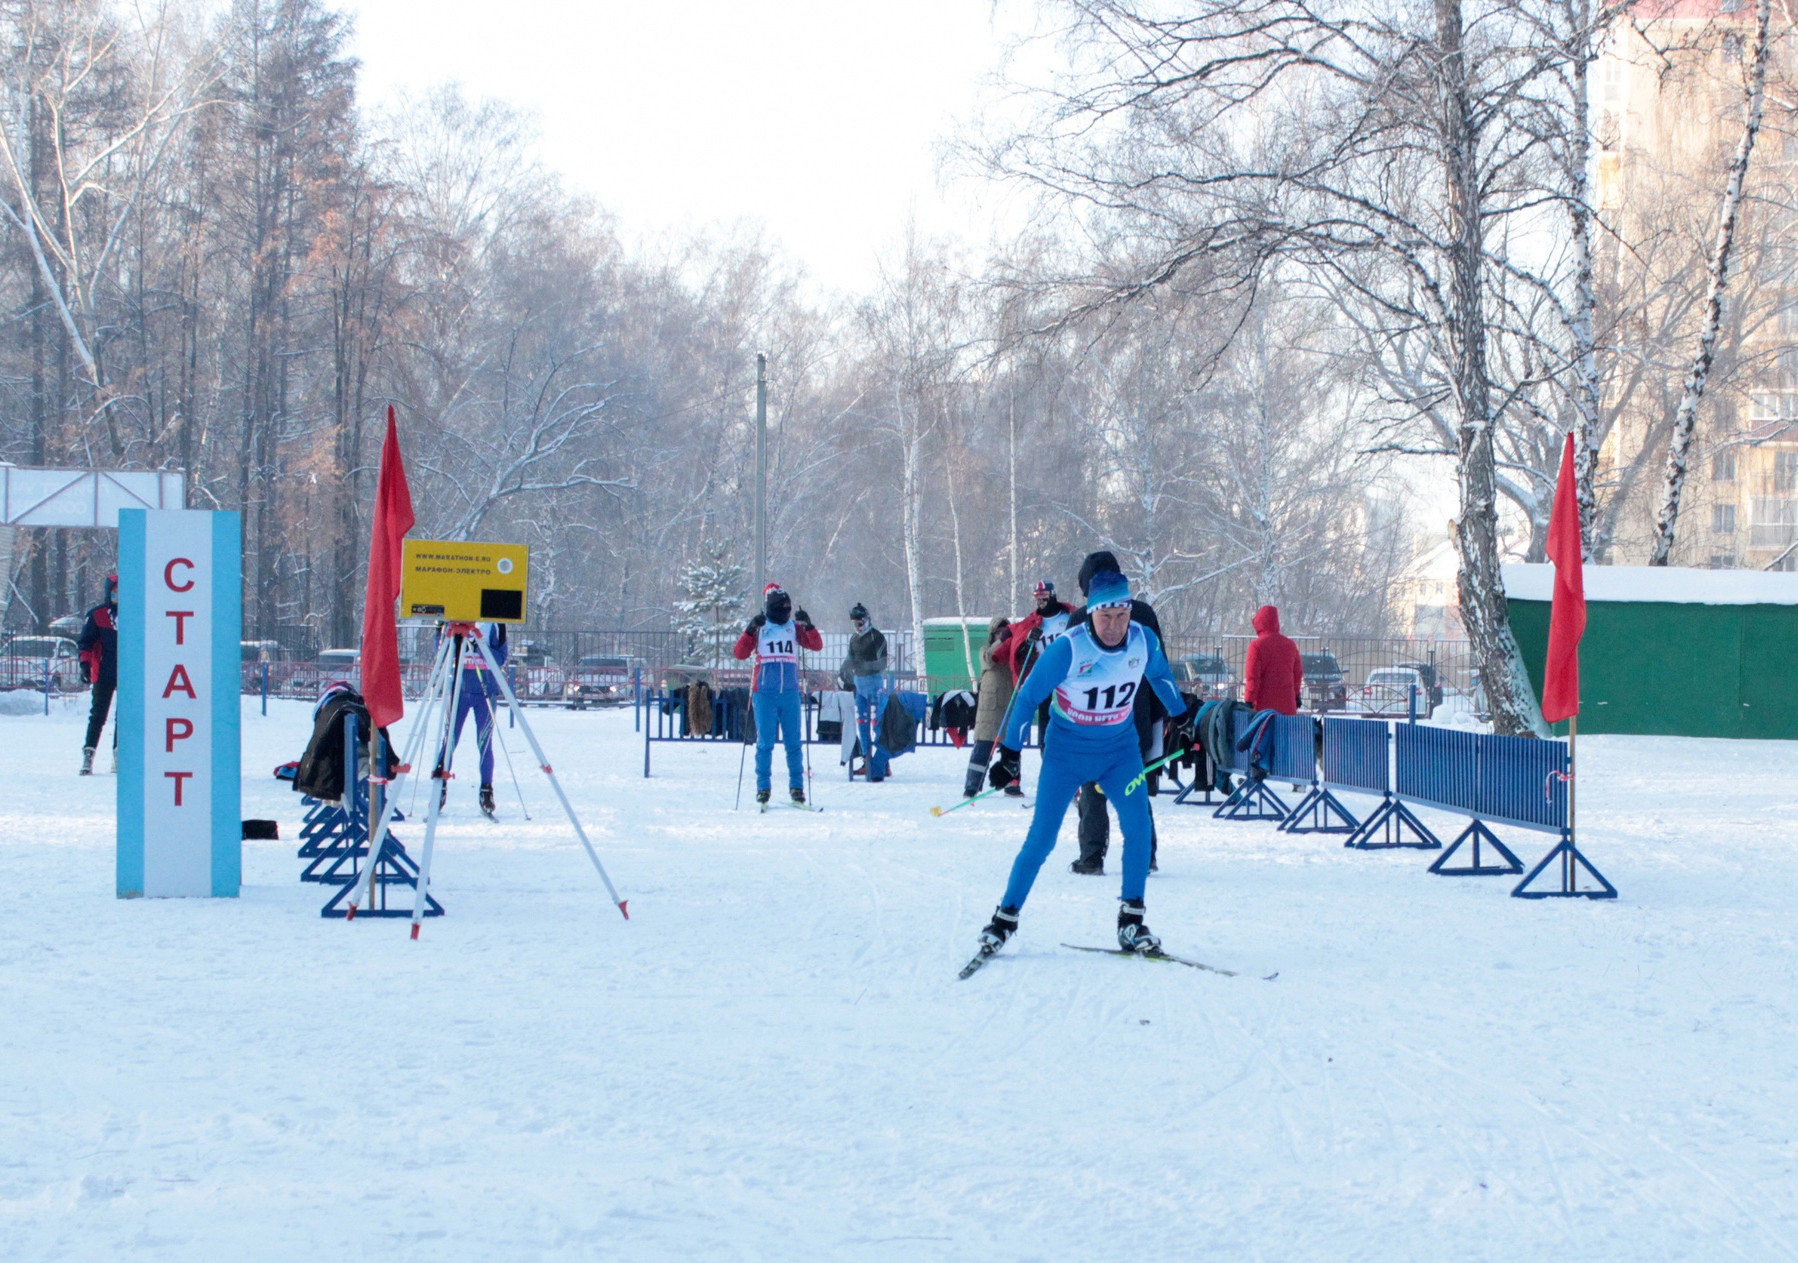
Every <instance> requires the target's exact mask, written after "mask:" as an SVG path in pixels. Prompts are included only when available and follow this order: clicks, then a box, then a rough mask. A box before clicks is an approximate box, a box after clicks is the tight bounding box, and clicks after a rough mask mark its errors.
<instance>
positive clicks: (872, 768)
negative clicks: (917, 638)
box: [840, 601, 890, 781]
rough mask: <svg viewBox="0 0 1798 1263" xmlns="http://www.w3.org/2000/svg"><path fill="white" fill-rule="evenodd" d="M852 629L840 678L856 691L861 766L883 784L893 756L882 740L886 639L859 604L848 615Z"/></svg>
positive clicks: (871, 778)
mask: <svg viewBox="0 0 1798 1263" xmlns="http://www.w3.org/2000/svg"><path fill="white" fill-rule="evenodd" d="M849 625H850V626H851V627H853V628H854V629H855V631H854V633H853V634H852V635H851V636H850V637H849V653H848V655H847V656H846V657H845V658H844V659H843V669H842V671H841V673H840V674H841V675H843V676H845V677H847V678H848V681H849V687H850V688H852V689H854V690H855V732H856V737H857V738H858V739H859V740H860V741H861V747H862V766H863V767H865V768H866V769H867V771H868V779H869V780H870V781H884V780H885V779H886V777H887V767H888V764H889V762H890V756H889V755H888V753H887V749H886V745H885V743H884V742H882V741H881V739H880V720H881V713H880V699H881V695H882V694H883V693H884V692H885V691H886V690H885V687H884V686H885V683H886V669H887V638H886V637H885V636H884V635H882V634H881V631H880V629H879V628H878V627H876V626H874V622H873V620H872V619H870V618H869V617H868V607H867V606H865V605H863V604H862V603H861V602H860V601H857V602H856V603H855V608H854V609H852V610H850V611H849Z"/></svg>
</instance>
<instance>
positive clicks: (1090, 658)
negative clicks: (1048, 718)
mask: <svg viewBox="0 0 1798 1263" xmlns="http://www.w3.org/2000/svg"><path fill="white" fill-rule="evenodd" d="M1066 639H1067V641H1068V647H1069V648H1070V649H1072V650H1073V660H1072V661H1071V662H1069V664H1068V673H1067V676H1066V678H1064V679H1063V680H1062V682H1061V683H1060V684H1058V685H1056V686H1055V709H1056V710H1057V711H1058V712H1059V713H1060V714H1061V716H1062V718H1063V719H1066V720H1067V721H1068V722H1069V723H1072V724H1079V725H1080V726H1081V727H1083V728H1085V727H1110V726H1112V725H1116V724H1122V723H1127V722H1129V719H1130V707H1131V705H1132V703H1134V702H1135V701H1136V694H1137V690H1139V689H1140V688H1142V673H1143V671H1144V670H1145V669H1146V668H1147V667H1148V665H1149V641H1148V638H1147V637H1146V636H1145V635H1144V634H1143V629H1142V628H1141V627H1139V626H1137V625H1136V624H1135V623H1132V624H1130V630H1129V632H1128V633H1127V634H1126V635H1125V637H1124V643H1123V646H1122V647H1121V648H1118V649H1105V648H1102V647H1101V646H1100V645H1099V642H1098V641H1097V640H1095V639H1094V638H1093V631H1092V625H1091V624H1089V623H1083V624H1081V625H1080V626H1079V627H1076V628H1075V629H1074V630H1073V631H1071V632H1068V633H1067V636H1066Z"/></svg>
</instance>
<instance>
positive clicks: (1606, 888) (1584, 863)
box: [1511, 834, 1617, 899]
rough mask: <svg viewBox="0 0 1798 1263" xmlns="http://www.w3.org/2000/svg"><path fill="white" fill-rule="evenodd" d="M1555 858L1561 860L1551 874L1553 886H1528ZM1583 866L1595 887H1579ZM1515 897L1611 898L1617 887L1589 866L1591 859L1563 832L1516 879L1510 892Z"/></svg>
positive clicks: (1613, 896) (1614, 894) (1614, 895)
mask: <svg viewBox="0 0 1798 1263" xmlns="http://www.w3.org/2000/svg"><path fill="white" fill-rule="evenodd" d="M1556 860H1559V861H1561V863H1560V866H1559V868H1558V870H1557V871H1556V872H1555V873H1554V874H1553V875H1552V876H1551V878H1550V881H1549V884H1550V885H1557V886H1559V889H1555V890H1531V889H1530V888H1529V886H1530V883H1531V882H1533V881H1535V880H1536V878H1537V877H1540V876H1541V875H1542V874H1543V873H1544V872H1545V871H1546V870H1547V869H1548V867H1549V865H1551V864H1553V863H1554V862H1555V861H1556ZM1581 870H1584V871H1585V873H1586V875H1587V876H1588V877H1589V878H1591V880H1592V881H1594V882H1596V883H1597V889H1587V890H1581V889H1580V880H1579V878H1580V872H1581ZM1511 894H1512V896H1513V897H1514V898H1517V899H1615V898H1616V897H1617V887H1615V886H1613V885H1611V883H1610V882H1608V881H1606V880H1605V876H1604V874H1603V873H1601V872H1599V871H1598V870H1597V869H1596V868H1593V867H1592V862H1591V861H1590V860H1588V859H1587V858H1586V857H1585V856H1584V855H1581V854H1580V850H1579V848H1578V847H1577V846H1575V845H1574V844H1573V838H1572V837H1571V836H1569V835H1567V834H1563V835H1562V836H1561V840H1560V842H1559V843H1557V844H1556V845H1555V848H1554V850H1552V851H1550V852H1549V853H1548V854H1547V855H1544V856H1543V857H1542V862H1541V863H1540V864H1538V865H1536V866H1535V867H1534V868H1532V869H1531V870H1530V871H1529V876H1527V877H1525V878H1524V879H1523V880H1522V881H1520V882H1518V883H1517V889H1515V890H1513V891H1512V892H1511Z"/></svg>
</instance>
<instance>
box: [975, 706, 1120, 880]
mask: <svg viewBox="0 0 1798 1263" xmlns="http://www.w3.org/2000/svg"><path fill="white" fill-rule="evenodd" d="M1118 728H1119V731H1118V732H1116V733H1106V734H1091V733H1086V732H1081V731H1079V730H1077V729H1075V728H1073V727H1072V726H1071V725H1064V724H1062V723H1060V722H1052V723H1051V725H1050V730H1049V733H1048V734H1047V740H1046V741H1045V743H1044V748H1043V766H1042V770H1041V771H1040V772H1038V773H1037V778H1036V811H1035V814H1034V815H1032V817H1031V819H1030V832H1029V833H1027V834H1026V835H1025V837H1024V846H1023V849H1022V850H1020V851H1019V852H1018V858H1017V859H1016V860H1015V861H1014V862H1013V863H1012V866H1011V882H1010V884H1009V885H1007V886H1006V887H1005V898H1004V899H1002V900H1000V902H1001V903H1002V904H1004V905H1005V906H1006V907H1008V908H1021V907H1023V906H1024V900H1026V899H1028V898H1029V897H1030V887H1031V886H1033V885H1035V884H1036V875H1037V873H1038V872H1039V871H1040V870H1041V869H1042V866H1043V861H1044V860H1046V859H1048V858H1049V852H1050V851H1053V850H1054V849H1055V839H1056V836H1057V835H1058V834H1059V833H1060V832H1061V822H1062V821H1063V820H1064V819H1065V818H1066V817H1067V814H1068V808H1069V806H1071V805H1072V804H1073V801H1074V795H1075V794H1077V793H1079V792H1080V787H1081V786H1082V785H1084V784H1087V783H1088V782H1096V783H1097V784H1098V786H1099V788H1100V789H1102V790H1104V791H1105V796H1106V797H1107V798H1109V799H1110V800H1111V805H1112V807H1113V809H1115V810H1116V811H1117V813H1118V826H1119V828H1120V830H1121V831H1122V833H1123V835H1124V887H1123V892H1122V894H1123V898H1125V899H1141V898H1142V896H1143V888H1144V887H1145V886H1146V885H1148V881H1149V839H1150V831H1151V829H1152V827H1153V826H1152V825H1151V824H1150V821H1149V792H1148V788H1147V787H1146V786H1144V785H1141V784H1139V785H1137V786H1136V787H1135V788H1134V789H1131V788H1130V782H1131V781H1133V780H1135V779H1136V778H1137V777H1138V776H1140V775H1141V774H1142V768H1143V762H1142V747H1141V746H1140V745H1138V744H1137V740H1136V726H1135V725H1134V724H1120V725H1118Z"/></svg>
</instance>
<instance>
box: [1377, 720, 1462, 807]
mask: <svg viewBox="0 0 1798 1263" xmlns="http://www.w3.org/2000/svg"><path fill="white" fill-rule="evenodd" d="M1478 737H1479V734H1478V733H1472V732H1457V731H1455V730H1454V729H1452V728H1431V727H1429V726H1427V725H1424V724H1399V725H1398V726H1397V729H1396V732H1395V733H1394V738H1395V739H1394V741H1393V781H1392V783H1393V788H1394V790H1396V791H1397V793H1398V796H1399V797H1400V798H1403V799H1406V800H1408V801H1410V802H1415V803H1426V804H1428V805H1429V806H1432V807H1441V808H1443V809H1445V810H1447V811H1460V812H1465V813H1467V814H1468V815H1473V814H1475V812H1476V809H1477V804H1478V794H1477V783H1478V780H1479V766H1478V759H1479V745H1478Z"/></svg>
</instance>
